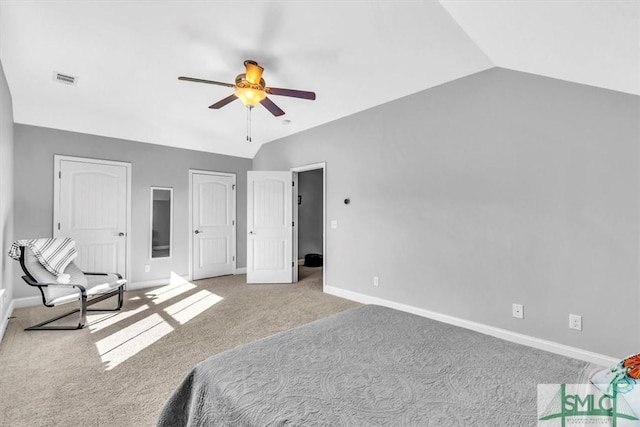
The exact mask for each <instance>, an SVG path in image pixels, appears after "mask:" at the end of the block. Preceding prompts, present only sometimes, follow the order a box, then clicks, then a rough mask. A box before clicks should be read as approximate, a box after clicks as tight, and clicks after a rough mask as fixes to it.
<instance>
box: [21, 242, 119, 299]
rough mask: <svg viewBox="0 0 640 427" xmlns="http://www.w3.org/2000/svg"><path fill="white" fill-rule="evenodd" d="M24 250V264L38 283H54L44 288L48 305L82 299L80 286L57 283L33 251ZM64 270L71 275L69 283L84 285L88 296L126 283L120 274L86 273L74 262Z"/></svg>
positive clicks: (104, 292)
mask: <svg viewBox="0 0 640 427" xmlns="http://www.w3.org/2000/svg"><path fill="white" fill-rule="evenodd" d="M24 251H25V253H24V255H25V256H24V264H25V267H26V269H27V271H28V272H29V274H31V275H32V276H33V278H34V279H36V281H37V282H38V283H53V284H54V285H52V286H46V287H43V288H42V291H43V292H44V296H45V300H46V302H47V304H48V305H60V304H64V303H67V302H71V301H77V300H78V299H80V291H79V290H78V288H73V287H70V286H60V285H57V282H56V276H54V275H53V274H51V273H49V272H48V271H47V270H46V269H45V268H44V267H43V266H42V264H40V262H39V261H38V258H36V256H35V255H34V254H33V252H31V250H30V249H29V248H27V247H25V248H24ZM64 272H65V274H69V275H70V276H71V279H70V280H69V285H81V286H84V288H85V290H86V291H87V297H91V296H94V295H100V294H106V293H108V292H111V291H113V290H114V289H117V288H119V287H120V286H122V285H124V284H125V283H126V280H124V279H118V276H117V275H115V274H107V275H85V274H84V273H83V272H82V270H80V269H79V268H78V266H77V265H75V264H74V263H73V262H71V263H70V264H69V265H68V266H67V268H66V269H65V270H64Z"/></svg>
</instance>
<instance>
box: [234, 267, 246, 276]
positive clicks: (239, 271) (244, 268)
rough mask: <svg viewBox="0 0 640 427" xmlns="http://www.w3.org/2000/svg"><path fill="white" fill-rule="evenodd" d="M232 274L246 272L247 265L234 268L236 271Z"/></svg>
mask: <svg viewBox="0 0 640 427" xmlns="http://www.w3.org/2000/svg"><path fill="white" fill-rule="evenodd" d="M234 274H236V275H237V274H247V267H240V268H236V272H235V273H234Z"/></svg>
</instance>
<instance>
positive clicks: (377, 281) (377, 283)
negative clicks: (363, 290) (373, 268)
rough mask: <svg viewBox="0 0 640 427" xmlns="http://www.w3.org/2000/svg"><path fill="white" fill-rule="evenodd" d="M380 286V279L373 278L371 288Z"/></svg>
mask: <svg viewBox="0 0 640 427" xmlns="http://www.w3.org/2000/svg"><path fill="white" fill-rule="evenodd" d="M379 284H380V279H378V276H373V286H378V285H379Z"/></svg>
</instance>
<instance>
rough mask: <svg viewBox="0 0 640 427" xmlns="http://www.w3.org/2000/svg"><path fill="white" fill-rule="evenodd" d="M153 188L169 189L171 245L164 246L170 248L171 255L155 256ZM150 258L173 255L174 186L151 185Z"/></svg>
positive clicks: (165, 257)
mask: <svg viewBox="0 0 640 427" xmlns="http://www.w3.org/2000/svg"><path fill="white" fill-rule="evenodd" d="M153 190H165V191H169V245H168V246H167V245H164V246H162V248H169V256H163V257H155V258H154V257H153V201H154V200H153ZM149 191H150V193H149V194H150V195H149V225H150V226H149V260H150V261H153V260H156V259H170V258H171V257H172V256H173V187H155V186H153V185H152V186H151V187H149Z"/></svg>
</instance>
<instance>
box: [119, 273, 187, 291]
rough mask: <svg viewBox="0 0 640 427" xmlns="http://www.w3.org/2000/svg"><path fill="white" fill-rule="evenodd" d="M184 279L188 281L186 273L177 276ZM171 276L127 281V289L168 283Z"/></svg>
mask: <svg viewBox="0 0 640 427" xmlns="http://www.w3.org/2000/svg"><path fill="white" fill-rule="evenodd" d="M178 277H180V278H181V279H183V280H185V281H187V282H188V281H189V276H188V275H183V276H178ZM171 280H172V279H171V277H165V278H163V279H153V280H145V281H141V282H133V283H127V286H126V289H127V291H139V290H140V289H146V288H153V287H156V286H164V285H168V284H169V283H170V282H171Z"/></svg>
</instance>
